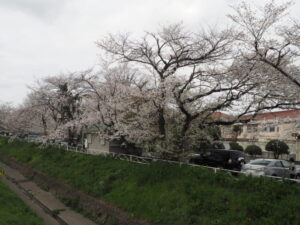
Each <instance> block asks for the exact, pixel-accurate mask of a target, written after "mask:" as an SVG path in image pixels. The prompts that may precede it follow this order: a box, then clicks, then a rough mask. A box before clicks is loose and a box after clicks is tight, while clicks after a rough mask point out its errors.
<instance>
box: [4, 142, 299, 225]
mask: <svg viewBox="0 0 300 225" xmlns="http://www.w3.org/2000/svg"><path fill="white" fill-rule="evenodd" d="M0 140H1V144H0V151H1V152H5V153H6V154H8V155H10V156H13V157H15V158H17V159H18V160H20V161H22V162H24V163H27V164H29V165H31V166H33V167H35V168H37V169H39V170H40V171H43V172H45V173H48V174H49V175H51V176H53V177H57V178H60V179H62V180H64V181H65V182H66V183H68V184H70V185H71V186H73V187H75V188H77V189H80V190H83V191H85V192H86V193H88V194H90V195H91V196H95V197H99V198H103V199H106V200H108V201H110V202H112V203H115V204H116V205H117V206H119V207H121V208H123V209H125V210H126V211H128V212H130V213H131V215H132V216H135V217H139V218H144V219H147V220H148V221H150V222H152V223H154V224H158V225H234V224H238V225H254V224H255V225H296V224H297V225H299V224H300V213H299V212H300V189H299V185H297V184H291V183H288V182H278V181H274V180H270V179H267V178H262V177H261V178H251V177H241V178H239V179H236V178H233V177H231V176H230V175H227V174H225V173H219V174H214V173H213V172H212V171H210V170H208V169H203V168H195V167H188V166H181V167H179V166H177V165H169V164H164V163H153V164H151V165H140V164H134V163H130V162H126V161H120V160H116V159H113V158H110V157H104V156H91V155H84V154H78V153H71V152H66V151H62V150H57V149H54V148H47V149H44V150H41V149H38V148H37V145H36V144H33V143H20V142H19V143H13V144H7V143H6V141H5V140H4V139H3V138H2V139H0Z"/></svg>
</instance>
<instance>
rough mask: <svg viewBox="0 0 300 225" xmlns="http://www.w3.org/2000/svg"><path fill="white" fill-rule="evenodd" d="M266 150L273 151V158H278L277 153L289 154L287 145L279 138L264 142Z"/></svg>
mask: <svg viewBox="0 0 300 225" xmlns="http://www.w3.org/2000/svg"><path fill="white" fill-rule="evenodd" d="M266 150H267V151H269V152H273V154H274V158H275V159H278V158H279V155H282V154H289V151H288V150H289V146H288V145H287V144H286V143H285V142H283V141H280V140H277V139H275V140H271V141H269V142H268V143H267V144H266Z"/></svg>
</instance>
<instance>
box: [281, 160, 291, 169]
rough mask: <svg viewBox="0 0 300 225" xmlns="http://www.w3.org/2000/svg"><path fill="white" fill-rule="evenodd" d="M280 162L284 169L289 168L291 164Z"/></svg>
mask: <svg viewBox="0 0 300 225" xmlns="http://www.w3.org/2000/svg"><path fill="white" fill-rule="evenodd" d="M281 162H282V164H283V166H284V167H286V168H289V167H291V164H290V163H289V162H287V161H281Z"/></svg>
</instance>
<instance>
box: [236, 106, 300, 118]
mask: <svg viewBox="0 0 300 225" xmlns="http://www.w3.org/2000/svg"><path fill="white" fill-rule="evenodd" d="M252 117H253V116H252V115H246V116H242V117H241V120H248V119H252ZM293 118H300V110H297V109H293V110H285V111H278V112H268V113H258V114H257V115H256V116H255V117H254V118H253V120H276V119H293Z"/></svg>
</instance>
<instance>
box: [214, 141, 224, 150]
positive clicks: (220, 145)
mask: <svg viewBox="0 0 300 225" xmlns="http://www.w3.org/2000/svg"><path fill="white" fill-rule="evenodd" d="M212 148H213V149H225V146H224V144H223V143H222V142H215V143H213V144H212Z"/></svg>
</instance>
